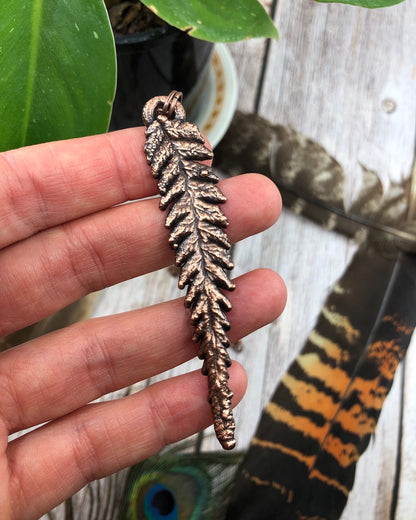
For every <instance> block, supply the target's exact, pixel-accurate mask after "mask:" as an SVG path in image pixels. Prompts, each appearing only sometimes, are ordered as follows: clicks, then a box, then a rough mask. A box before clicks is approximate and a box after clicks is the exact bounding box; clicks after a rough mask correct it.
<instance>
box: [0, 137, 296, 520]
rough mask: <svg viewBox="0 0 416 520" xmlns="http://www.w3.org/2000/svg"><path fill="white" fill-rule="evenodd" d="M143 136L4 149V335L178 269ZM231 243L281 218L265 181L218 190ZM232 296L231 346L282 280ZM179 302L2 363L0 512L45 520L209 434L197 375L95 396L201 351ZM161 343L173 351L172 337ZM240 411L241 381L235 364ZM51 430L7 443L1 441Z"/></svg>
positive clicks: (268, 314) (243, 286) (271, 314)
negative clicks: (130, 282) (93, 295)
mask: <svg viewBox="0 0 416 520" xmlns="http://www.w3.org/2000/svg"><path fill="white" fill-rule="evenodd" d="M143 145H144V131H143V128H136V129H127V130H122V131H120V132H114V133H109V134H105V135H101V136H93V137H88V138H83V139H77V140H70V141H62V142H58V143H48V144H44V145H39V146H34V147H29V148H22V149H19V150H14V151H11V152H6V153H3V154H0V302H1V303H0V336H3V335H6V334H9V333H11V332H13V331H15V330H18V329H20V328H22V327H25V326H27V325H29V324H31V323H33V322H35V321H37V320H40V319H42V318H44V317H46V316H48V315H50V314H51V313H53V312H56V311H58V310H59V309H61V308H62V307H64V306H66V305H68V304H69V303H71V302H73V301H75V300H76V299H78V298H80V297H81V296H83V295H85V294H87V293H89V292H91V291H96V290H98V289H102V288H104V287H107V286H109V285H112V284H115V283H118V282H120V281H122V280H126V279H129V278H132V277H135V276H138V275H140V274H144V273H147V272H150V271H152V270H156V269H160V268H162V267H164V266H166V265H169V264H170V263H173V259H174V254H173V252H172V251H171V250H170V249H169V246H168V231H167V230H166V229H165V227H164V219H165V215H164V214H163V213H162V212H161V211H160V210H159V209H158V201H157V200H155V199H146V200H139V201H137V202H132V203H130V204H124V205H119V204H121V203H123V202H125V201H127V200H135V199H144V198H146V197H149V196H151V195H154V194H155V193H156V192H157V186H156V182H155V180H154V179H153V178H152V176H151V174H150V169H149V167H148V165H147V163H146V160H145V157H144V153H143ZM221 189H222V191H223V192H224V194H225V195H226V196H227V198H228V201H227V203H226V204H225V205H224V206H223V210H224V212H225V214H226V215H227V217H228V219H229V221H230V226H229V228H228V230H227V234H228V235H229V237H230V239H231V240H232V241H233V242H235V241H237V240H241V239H242V238H244V237H246V236H249V235H252V234H254V233H257V232H259V231H262V230H263V229H266V228H267V227H268V226H270V225H271V224H272V223H273V222H274V221H275V220H276V219H277V217H278V215H279V212H280V208H281V200H280V196H279V194H278V192H277V190H276V188H275V186H274V184H273V183H272V182H271V181H269V180H268V179H267V178H266V177H263V176H259V175H244V176H241V177H236V178H233V179H229V180H226V181H223V182H221ZM236 286H237V288H236V290H235V291H234V292H233V293H230V295H229V298H230V300H231V301H232V304H233V310H232V311H231V312H230V313H229V317H230V321H231V323H232V329H231V331H230V334H229V336H230V340H231V341H235V340H237V339H239V338H241V337H243V336H244V335H246V334H248V333H250V332H252V331H253V330H255V329H257V328H259V327H261V326H263V325H265V324H267V323H269V322H270V321H272V320H273V319H275V318H276V317H277V316H278V315H279V314H280V312H281V311H282V309H283V307H284V303H285V298H286V295H285V288H284V285H283V282H282V281H281V279H280V278H279V276H278V275H277V274H275V273H273V272H272V271H269V270H257V271H253V272H251V273H248V274H246V275H244V276H241V277H240V278H239V279H237V281H236ZM191 336H192V330H191V325H190V322H189V316H188V312H187V311H186V309H185V308H184V305H183V299H182V298H181V299H178V300H175V301H171V302H167V303H162V304H159V305H155V306H153V307H148V308H145V309H140V310H134V311H130V312H128V313H123V314H119V315H116V316H109V317H103V318H96V319H91V320H87V321H85V322H81V323H77V324H75V325H72V326H69V327H67V328H65V329H62V330H59V331H56V332H53V333H50V334H48V335H46V336H43V337H40V338H37V339H34V340H32V341H29V342H27V343H25V344H23V345H20V346H18V347H15V348H13V349H10V350H8V351H5V352H2V353H1V354H0V389H1V391H0V483H1V484H0V512H1V518H2V519H3V518H4V519H8V518H11V519H17V518H19V519H23V518H25V519H26V518H27V519H31V518H37V517H39V516H41V515H42V514H43V513H45V512H47V511H49V510H50V509H52V508H53V507H54V506H55V505H57V504H59V503H60V502H62V501H63V500H65V499H66V498H67V497H69V496H71V495H72V494H73V493H75V492H76V491H77V490H79V489H80V488H81V487H82V486H84V485H85V484H86V483H87V482H88V481H91V480H93V479H97V478H101V477H104V476H106V475H109V474H111V473H114V472H116V471H118V470H120V469H121V468H123V467H126V466H129V465H132V464H134V463H136V462H137V461H139V460H141V459H144V458H146V457H148V456H150V455H152V454H153V453H155V452H156V451H158V450H160V449H161V448H162V447H163V446H165V445H166V444H168V443H172V442H175V441H178V440H180V439H183V438H185V437H187V436H189V435H191V434H193V433H195V432H197V431H199V430H201V429H203V428H204V427H206V426H208V425H209V424H210V422H211V421H212V417H211V411H210V407H209V405H208V402H207V382H206V378H205V377H204V376H202V375H201V373H200V372H199V371H197V372H193V373H189V374H185V375H182V376H179V377H175V378H172V379H169V380H165V381H163V382H160V383H157V384H154V385H151V386H149V387H148V388H146V389H145V390H143V391H141V392H139V393H137V394H134V395H131V396H128V397H126V398H123V399H120V400H116V401H109V402H105V403H104V402H102V403H94V404H88V403H90V402H91V401H93V400H95V399H97V398H98V397H100V396H102V395H104V394H106V393H108V392H111V391H114V390H117V389H120V388H123V387H126V386H128V385H130V384H132V383H134V382H136V381H139V380H143V379H146V378H148V377H151V376H154V375H156V374H158V373H161V372H163V371H165V370H168V369H169V368H172V367H174V366H176V365H178V364H180V363H183V362H184V361H186V360H188V359H190V358H192V357H194V356H195V354H196V351H197V348H196V346H195V344H193V343H192V341H191ZM166 337H169V342H166ZM230 376H231V377H230V386H231V388H232V390H233V392H234V399H233V404H237V403H238V402H239V401H240V399H241V397H242V395H243V393H244V390H245V385H246V377H245V373H244V370H243V369H242V367H241V366H240V365H239V364H238V363H236V362H234V363H233V365H232V367H231V369H230ZM42 423H46V424H45V425H43V426H41V427H39V428H37V429H35V430H32V431H30V433H27V434H25V435H23V436H22V437H19V438H17V439H15V440H12V441H11V442H9V443H8V435H9V434H11V433H13V432H16V431H20V430H23V429H26V428H30V427H33V426H37V425H40V424H42Z"/></svg>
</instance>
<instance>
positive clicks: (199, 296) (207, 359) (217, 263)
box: [143, 92, 235, 449]
mask: <svg viewBox="0 0 416 520" xmlns="http://www.w3.org/2000/svg"><path fill="white" fill-rule="evenodd" d="M185 118H186V114H185V110H184V108H183V106H182V104H181V97H180V95H179V93H177V92H172V93H171V94H170V95H169V96H160V97H156V98H153V99H151V100H150V101H148V102H147V103H146V105H145V107H144V109H143V121H144V124H145V125H146V127H147V129H146V144H145V153H146V157H147V161H148V162H149V164H150V166H151V168H152V174H153V176H154V177H155V178H156V179H157V180H158V186H159V192H160V195H161V199H160V208H161V209H162V210H165V209H167V208H169V210H168V214H167V217H166V227H167V228H168V229H169V230H170V237H169V244H170V246H171V247H172V248H173V249H174V250H175V255H176V256H175V263H176V266H177V267H179V282H178V285H179V287H180V288H181V289H183V288H184V287H187V294H186V297H185V305H186V307H189V308H190V309H191V321H192V323H193V326H194V335H193V340H194V341H195V342H196V343H198V344H199V353H198V356H199V357H200V358H201V359H203V360H204V363H203V366H202V373H203V374H204V375H206V376H207V377H208V389H209V391H208V400H209V403H210V405H211V409H212V415H213V419H214V428H215V433H216V435H217V438H218V440H219V441H220V443H221V445H222V446H223V448H225V449H232V448H234V446H235V439H234V430H235V424H234V418H233V414H232V407H231V399H232V395H233V394H232V392H231V390H230V389H229V386H228V367H229V366H230V365H231V360H230V357H229V355H228V351H227V348H228V347H229V345H230V341H229V339H228V337H227V330H228V329H229V328H230V323H229V320H228V318H227V315H226V313H227V312H228V311H230V310H231V303H230V301H229V300H228V298H227V297H226V296H225V295H224V293H223V292H222V290H223V289H226V290H229V291H231V290H233V289H234V284H233V283H232V282H231V281H230V279H229V278H228V275H227V273H226V270H229V269H232V268H233V263H232V261H231V255H230V247H231V244H230V242H229V240H228V237H227V235H226V233H225V230H224V229H225V228H226V227H227V225H228V222H227V219H226V217H225V215H224V213H223V212H222V210H221V208H220V207H219V204H222V203H224V202H225V200H226V199H225V197H224V195H223V194H222V192H221V191H220V189H219V188H218V186H217V182H218V180H219V179H218V177H217V176H216V175H215V174H214V173H213V171H212V169H211V168H210V167H209V166H207V165H206V164H201V162H200V161H205V160H207V159H211V158H212V152H211V151H210V150H209V149H208V148H207V147H206V146H205V141H204V138H203V137H202V135H201V133H200V131H199V129H198V127H197V126H196V125H194V124H192V123H189V122H187V121H186V120H185Z"/></svg>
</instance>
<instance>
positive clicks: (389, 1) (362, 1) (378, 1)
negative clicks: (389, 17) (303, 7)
mask: <svg viewBox="0 0 416 520" xmlns="http://www.w3.org/2000/svg"><path fill="white" fill-rule="evenodd" d="M315 1H316V2H324V3H327V4H328V3H335V2H336V3H339V4H350V5H358V6H360V7H368V8H369V9H374V8H376V7H390V6H391V5H396V4H400V3H401V2H403V1H404V0H315Z"/></svg>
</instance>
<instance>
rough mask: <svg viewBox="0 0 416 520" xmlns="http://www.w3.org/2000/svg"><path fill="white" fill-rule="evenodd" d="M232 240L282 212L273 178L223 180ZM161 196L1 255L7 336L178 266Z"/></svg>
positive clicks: (0, 321)
mask: <svg viewBox="0 0 416 520" xmlns="http://www.w3.org/2000/svg"><path fill="white" fill-rule="evenodd" d="M221 187H222V189H223V191H224V193H225V195H227V194H228V193H231V196H230V197H229V200H228V201H227V203H226V204H225V205H224V207H223V208H224V212H225V213H226V215H227V216H228V218H229V220H230V226H229V228H228V235H229V237H230V240H231V241H232V242H235V241H237V240H241V239H242V238H245V237H247V236H249V235H252V234H255V233H257V232H259V231H262V230H264V229H266V228H267V227H269V226H270V225H271V224H272V223H273V222H274V221H275V220H276V218H277V216H278V214H279V212H280V197H279V195H278V192H277V190H276V188H275V186H274V184H272V182H271V181H269V180H268V179H267V178H266V177H263V176H261V175H243V176H241V177H238V178H235V179H228V180H226V181H224V182H223V183H222V186H221ZM164 219H165V216H164V215H163V213H162V212H161V211H160V210H159V209H158V201H157V199H151V200H144V201H140V202H136V203H131V204H127V205H123V206H118V207H115V208H111V209H109V210H106V211H102V212H100V213H97V214H95V215H91V216H88V217H84V218H82V219H79V220H75V221H73V222H70V223H67V224H64V225H61V226H57V227H55V228H51V229H49V230H47V231H43V232H41V233H39V234H37V235H34V236H33V237H31V238H29V239H27V240H24V241H22V242H19V243H17V244H14V245H12V246H10V247H8V248H6V249H4V250H3V251H2V252H1V253H0V301H2V302H7V305H3V306H2V307H1V309H0V335H6V334H9V333H10V332H13V331H15V330H17V329H20V328H23V327H25V326H26V325H29V324H31V323H34V322H36V321H38V320H40V319H42V318H45V317H46V316H49V315H50V314H52V313H53V312H55V311H57V310H59V309H60V308H63V307H64V306H66V305H68V304H69V303H71V302H73V301H75V300H76V299H78V298H80V297H81V296H83V295H85V294H87V293H89V292H92V291H96V290H98V289H102V288H104V287H107V286H110V285H113V284H115V283H118V282H121V281H123V280H127V279H130V278H133V277H135V276H138V275H141V274H144V273H147V272H150V271H154V270H157V269H160V268H162V267H164V266H167V265H169V264H171V263H173V259H174V256H173V252H172V251H171V250H170V248H169V246H168V241H167V233H168V232H167V230H166V229H165V228H164V225H163V222H164Z"/></svg>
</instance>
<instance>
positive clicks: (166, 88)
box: [110, 25, 213, 130]
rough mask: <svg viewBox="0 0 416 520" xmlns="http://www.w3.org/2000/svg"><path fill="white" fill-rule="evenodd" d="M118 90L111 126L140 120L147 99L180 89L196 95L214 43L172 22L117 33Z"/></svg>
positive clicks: (133, 123)
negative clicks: (160, 25) (185, 31)
mask: <svg viewBox="0 0 416 520" xmlns="http://www.w3.org/2000/svg"><path fill="white" fill-rule="evenodd" d="M115 42H116V50H117V91H116V96H115V99H114V104H113V112H112V116H111V122H110V130H117V129H120V128H127V127H131V126H137V125H138V124H141V112H142V108H143V106H144V104H145V103H146V101H147V100H148V99H150V98H152V97H154V96H157V95H167V94H169V92H170V91H171V90H180V91H181V92H183V94H184V105H185V107H186V103H187V99H188V98H191V97H194V94H195V92H198V91H199V90H200V89H201V88H202V85H203V82H204V81H205V79H206V76H207V72H208V66H209V63H210V58H211V53H212V49H213V44H212V43H211V42H206V41H203V40H198V39H196V38H192V37H191V36H188V35H187V34H186V33H184V32H183V31H180V30H178V29H175V28H174V27H171V26H169V25H168V26H164V27H159V28H157V29H152V30H149V31H146V32H143V33H136V34H127V35H116V37H115Z"/></svg>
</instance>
